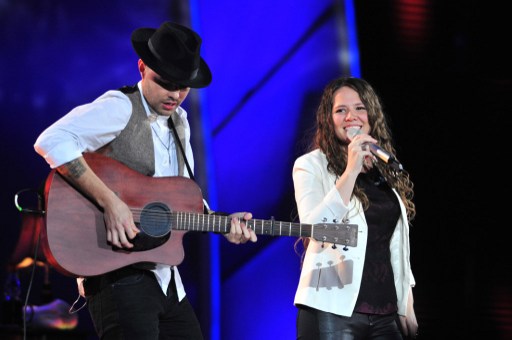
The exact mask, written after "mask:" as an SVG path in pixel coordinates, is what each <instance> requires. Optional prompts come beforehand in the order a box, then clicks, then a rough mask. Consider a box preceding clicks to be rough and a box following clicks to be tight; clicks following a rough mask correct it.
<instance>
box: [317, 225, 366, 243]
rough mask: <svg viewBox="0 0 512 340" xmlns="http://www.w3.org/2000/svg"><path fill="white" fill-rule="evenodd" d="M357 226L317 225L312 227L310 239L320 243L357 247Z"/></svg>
mask: <svg viewBox="0 0 512 340" xmlns="http://www.w3.org/2000/svg"><path fill="white" fill-rule="evenodd" d="M357 230H358V226H357V224H348V223H341V224H339V223H317V224H314V225H313V228H312V232H311V237H312V238H314V239H315V240H317V241H320V242H329V243H334V244H337V245H343V246H349V247H355V246H357Z"/></svg>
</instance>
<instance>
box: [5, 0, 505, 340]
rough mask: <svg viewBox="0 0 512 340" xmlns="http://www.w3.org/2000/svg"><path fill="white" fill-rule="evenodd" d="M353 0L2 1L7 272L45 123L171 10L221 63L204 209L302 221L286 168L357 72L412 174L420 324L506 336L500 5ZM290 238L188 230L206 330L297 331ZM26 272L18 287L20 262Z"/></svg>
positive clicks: (191, 287)
mask: <svg viewBox="0 0 512 340" xmlns="http://www.w3.org/2000/svg"><path fill="white" fill-rule="evenodd" d="M354 2H355V4H354V6H355V7H354V8H353V10H354V11H355V12H354V13H355V22H352V21H351V20H350V19H351V15H350V13H351V9H352V7H351V5H352V1H348V0H347V1H328V0H321V1H319V0H315V1H304V2H297V1H292V0H287V1H257V2H250V3H244V4H243V6H241V4H240V3H239V2H233V1H215V2H211V1H201V0H194V1H189V2H185V1H183V2H181V1H164V0H150V1H143V0H140V1H118V0H117V1H97V0H92V1H87V2H78V1H58V0H53V1H30V0H16V1H2V2H0V20H1V21H0V22H1V24H0V37H1V43H0V51H1V52H0V61H1V62H0V71H1V74H2V76H1V77H0V108H1V110H2V111H1V114H0V117H1V118H0V119H1V132H2V133H1V134H0V152H1V157H2V161H1V165H0V167H1V175H2V179H3V183H2V190H1V197H0V199H1V202H0V203H1V204H0V211H1V213H2V216H3V217H4V218H3V226H2V231H3V233H2V237H1V240H2V241H1V242H2V243H1V259H2V265H3V267H5V265H6V264H7V261H8V259H9V256H10V254H11V253H12V251H13V249H14V247H15V245H16V243H17V242H18V237H19V232H20V227H21V214H20V213H19V212H18V211H17V210H16V209H15V207H14V202H13V198H14V195H15V193H16V192H17V191H18V190H21V189H24V188H37V187H38V186H39V185H40V184H41V183H42V182H43V181H44V179H45V178H46V175H47V174H48V170H49V169H48V166H47V164H46V163H45V162H44V160H43V159H42V158H41V157H39V156H38V155H37V154H36V153H35V152H34V150H33V143H34V141H35V139H36V138H37V136H38V135H39V133H40V132H41V131H42V130H43V129H44V128H45V127H46V126H48V125H49V124H51V123H52V122H54V121H55V120H56V119H58V118H59V117H61V116H62V115H64V114H65V113H66V112H68V111H69V110H70V109H72V108H73V107H75V106H77V105H80V104H83V103H86V102H89V101H92V100H93V99H95V98H96V97H97V96H99V95H100V94H102V93H103V92H104V91H106V90H108V89H114V88H118V87H120V86H122V85H127V84H133V83H135V82H137V81H138V80H139V78H140V77H139V74H138V71H137V67H136V63H137V56H136V55H135V53H134V52H133V50H132V48H131V44H130V41H129V36H130V34H131V32H132V31H133V30H134V29H135V28H138V27H157V26H158V25H160V23H161V22H163V21H165V20H174V21H178V22H181V23H184V24H187V25H189V26H191V27H193V28H194V29H195V30H196V31H198V32H199V33H200V35H201V36H202V37H203V50H202V51H203V55H204V58H205V59H206V60H207V62H208V63H209V65H210V67H211V69H212V72H213V82H212V84H211V86H209V87H208V88H206V89H203V90H199V91H196V90H193V91H192V93H191V94H190V96H189V98H188V99H187V102H186V108H187V110H188V111H189V120H190V122H191V125H192V130H193V131H192V134H193V136H194V140H193V144H194V150H195V161H196V175H197V178H198V182H199V184H200V187H201V188H202V190H203V193H204V195H205V197H206V198H207V199H208V201H209V202H210V204H211V206H212V208H214V209H216V210H221V211H227V212H233V211H244V210H248V211H252V212H253V214H254V216H255V218H258V219H270V218H272V217H274V218H276V219H277V220H282V221H294V220H295V219H296V215H295V213H296V211H295V203H294V198H293V185H292V182H291V168H292V165H293V160H294V159H295V158H296V157H297V156H298V155H299V154H301V153H302V152H303V147H304V138H305V135H306V133H307V131H308V129H310V128H311V126H312V122H313V119H314V111H315V107H316V105H317V104H318V100H319V97H320V94H321V91H322V89H323V86H325V84H326V83H327V82H328V81H329V80H330V79H332V78H334V77H337V76H339V75H342V74H346V75H348V74H353V75H356V76H358V75H362V76H363V77H364V78H366V79H367V80H369V81H370V82H371V83H372V84H373V85H374V86H375V88H376V89H377V90H378V92H379V93H380V94H381V96H382V98H383V101H384V104H385V110H386V112H387V113H388V115H389V117H390V122H391V126H392V129H393V132H394V137H395V140H396V142H397V149H398V150H397V151H398V157H399V158H400V159H401V161H402V163H403V164H404V166H405V167H406V169H407V170H409V172H410V173H411V176H412V179H413V180H414V182H415V184H416V198H415V200H416V203H417V209H418V217H417V219H416V220H415V221H414V223H413V228H412V231H411V243H412V261H413V270H414V273H415V276H416V279H417V282H418V285H417V288H416V289H415V294H416V313H417V316H418V319H419V322H420V325H421V332H422V333H423V336H424V337H425V338H428V339H431V338H435V339H441V338H450V337H451V336H453V337H455V336H457V337H464V336H469V335H474V334H476V335H485V336H486V338H489V339H505V338H506V337H507V336H510V335H511V334H512V322H511V319H512V297H511V291H510V278H511V275H510V273H511V272H512V271H511V265H510V255H509V253H508V251H507V250H506V249H507V248H508V241H507V238H506V237H504V235H506V232H507V229H508V226H509V224H507V223H506V220H504V219H503V218H502V217H501V216H503V215H505V214H503V211H507V210H506V208H507V205H506V203H507V200H503V199H501V198H499V199H498V198H496V196H495V195H490V190H493V191H498V192H502V193H501V194H502V195H506V194H507V192H506V191H503V189H506V184H507V183H508V176H507V167H506V166H505V165H504V163H503V161H504V159H506V157H504V156H503V155H501V154H500V153H499V150H501V147H500V146H501V145H502V142H503V141H505V142H507V141H506V139H505V137H502V136H504V135H506V134H507V133H508V131H509V130H506V129H505V128H506V127H508V126H509V124H510V123H508V120H507V119H506V118H507V117H509V115H510V113H511V111H512V110H511V107H510V106H511V104H510V100H509V98H510V96H511V95H512V81H511V79H512V78H511V73H510V66H509V60H511V59H510V58H509V54H507V51H506V48H505V47H506V44H507V43H506V42H507V41H508V40H509V37H508V35H509V34H510V27H509V25H508V24H507V22H508V21H507V20H508V19H507V18H505V13H506V12H505V11H504V10H501V9H500V8H499V6H498V5H497V4H498V3H499V2H497V3H496V4H491V3H489V4H487V3H486V4H485V5H484V4H480V3H479V2H477V1H476V0H475V1H450V2H445V1H435V0H431V1H428V0H395V1H391V0H388V1H378V2H369V1H354ZM354 23H355V25H354ZM359 67H360V71H359ZM507 124H508V125H507ZM505 156H506V155H505ZM492 188H494V189H492ZM486 189H487V190H486ZM500 189H501V190H500ZM294 241H295V239H293V238H288V237H278V238H271V237H266V236H261V237H260V238H259V242H258V243H256V244H250V245H245V246H235V245H231V244H229V243H227V242H226V241H225V240H223V239H222V238H221V237H218V236H214V235H209V234H196V233H188V234H187V235H186V236H185V239H184V246H185V253H186V258H185V261H184V263H183V265H182V269H181V273H182V276H183V279H184V280H185V287H186V290H187V293H188V294H189V296H190V298H191V299H192V301H193V303H194V305H195V306H196V310H197V312H198V316H199V318H200V320H201V323H202V325H203V328H204V332H205V335H206V336H207V338H208V339H240V338H244V339H263V338H265V339H267V338H276V339H293V338H294V333H295V308H294V307H293V296H294V293H295V288H296V284H297V281H298V276H299V257H298V255H297V254H295V252H294V250H293V242H294ZM20 275H21V277H22V285H23V286H24V289H26V287H27V285H28V279H29V275H30V272H29V271H28V270H24V271H23V272H21V273H20ZM4 277H5V272H2V277H1V278H2V281H3V280H4ZM38 279H39V281H38ZM40 279H41V273H39V272H38V274H37V275H36V281H35V282H34V288H33V289H34V291H33V292H32V293H31V296H30V298H31V300H32V302H33V303H38V302H39V301H38V299H40V297H39V295H40V293H39V291H40V287H39V286H38V282H39V283H40ZM51 282H52V288H53V293H54V296H55V297H59V298H62V299H64V300H65V301H67V302H69V303H71V302H72V301H73V300H74V299H75V297H76V287H75V283H74V279H72V278H69V277H64V276H62V275H61V274H59V273H57V272H55V271H52V272H51ZM79 316H80V323H79V326H78V331H79V332H80V333H81V334H82V335H84V336H88V337H90V338H91V339H93V338H94V335H93V332H92V328H91V327H92V326H91V324H90V320H89V317H88V314H87V312H86V311H85V310H83V311H81V312H80V314H79ZM441 331H442V333H443V335H439V334H438V333H439V332H441Z"/></svg>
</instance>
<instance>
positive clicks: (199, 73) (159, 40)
mask: <svg viewBox="0 0 512 340" xmlns="http://www.w3.org/2000/svg"><path fill="white" fill-rule="evenodd" d="M131 40H132V45H133V48H134V49H135V52H137V54H138V55H139V57H140V58H141V59H142V61H143V62H144V63H145V64H146V65H148V66H149V67H150V68H151V69H152V70H153V71H155V72H156V73H158V74H159V75H160V76H162V77H164V78H165V79H167V80H169V81H172V82H175V83H177V84H179V85H184V86H187V87H192V88H201V87H205V86H207V85H208V84H210V82H211V81H212V74H211V72H210V68H209V67H208V65H207V64H206V62H205V61H204V60H203V58H201V56H200V54H199V49H200V48H201V37H199V35H198V34H197V33H196V32H194V31H192V30H191V29H189V28H187V27H185V26H181V25H178V24H175V23H172V22H164V23H163V24H162V25H161V26H160V27H159V28H158V29H154V28H139V29H136V30H135V31H133V33H132V37H131Z"/></svg>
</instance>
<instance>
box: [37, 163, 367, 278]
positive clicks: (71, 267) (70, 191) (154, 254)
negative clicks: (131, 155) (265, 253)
mask: <svg viewBox="0 0 512 340" xmlns="http://www.w3.org/2000/svg"><path fill="white" fill-rule="evenodd" d="M84 158H85V159H86V161H87V163H88V164H89V166H90V167H91V168H92V170H93V171H94V172H95V173H96V174H97V175H98V177H99V178H100V179H102V180H103V181H104V182H105V184H106V185H107V186H108V187H109V188H110V189H112V190H113V191H114V192H115V193H116V194H117V195H118V196H119V198H121V199H122V200H123V201H124V202H125V203H126V204H127V205H128V206H129V207H130V209H131V210H132V213H133V216H134V221H135V223H136V225H137V227H138V228H139V229H141V231H142V233H141V235H144V237H145V238H143V239H142V242H141V244H142V246H141V247H140V249H135V250H134V249H132V250H127V249H119V248H115V247H113V246H112V245H110V244H109V243H108V242H107V236H106V229H105V223H104V220H103V211H102V210H101V209H100V208H99V207H98V206H97V205H96V204H95V203H93V202H92V201H91V200H90V199H88V198H87V197H86V196H85V195H83V194H82V193H81V192H80V191H79V190H77V189H76V188H75V187H74V186H72V185H71V184H70V183H69V182H68V181H66V180H65V179H64V177H62V176H61V175H60V174H59V173H58V172H56V171H55V170H52V171H51V172H50V174H49V175H48V177H47V179H46V181H45V187H44V201H45V207H46V209H45V214H44V223H43V226H42V228H41V240H42V248H43V252H44V254H45V256H46V259H47V260H48V262H49V263H50V264H51V265H52V266H53V267H55V269H56V270H58V271H59V272H61V273H62V274H64V275H67V276H73V277H79V276H94V275H99V274H104V273H107V272H109V271H112V270H115V269H118V268H121V267H124V266H127V265H131V264H135V263H139V262H156V263H164V264H168V265H178V264H180V263H181V262H182V261H183V259H184V250H183V244H182V240H183V235H184V234H185V233H186V232H188V231H199V232H215V233H227V232H229V230H230V228H231V218H230V217H228V216H218V215H214V214H204V213H203V212H204V210H203V195H202V193H201V190H200V189H199V187H198V185H197V184H196V183H195V182H194V181H193V180H191V179H189V178H186V177H149V176H145V175H142V174H140V173H138V172H136V171H134V170H132V169H131V168H129V167H127V166H126V165H124V164H123V163H121V162H118V161H116V160H114V159H112V158H109V157H106V156H104V155H101V154H98V153H86V154H84ZM247 226H248V227H249V228H251V229H253V230H254V231H255V233H256V234H258V235H270V236H292V237H312V238H314V239H316V240H318V241H323V242H327V243H334V244H338V245H342V246H349V247H355V246H356V245H357V225H355V224H335V223H320V224H312V225H311V224H304V223H295V222H293V223H292V222H280V221H275V220H273V219H271V220H259V219H251V220H249V221H247ZM138 236H139V235H137V237H138Z"/></svg>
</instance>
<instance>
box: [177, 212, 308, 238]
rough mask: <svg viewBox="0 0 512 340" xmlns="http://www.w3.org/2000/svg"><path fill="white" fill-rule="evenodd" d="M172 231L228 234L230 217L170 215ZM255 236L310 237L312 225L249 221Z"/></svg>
mask: <svg viewBox="0 0 512 340" xmlns="http://www.w3.org/2000/svg"><path fill="white" fill-rule="evenodd" d="M171 215H172V218H171V219H172V220H173V221H174V223H173V224H172V225H173V227H172V229H175V230H187V231H205V232H215V233H228V232H229V230H230V229H231V217H230V216H220V215H206V214H196V213H188V212H174V213H171ZM245 223H246V225H247V226H248V227H249V228H251V229H252V230H254V232H255V233H256V234H257V235H269V236H294V237H310V236H312V225H311V224H304V223H293V222H282V221H275V220H258V219H251V220H248V221H246V222H245Z"/></svg>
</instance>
